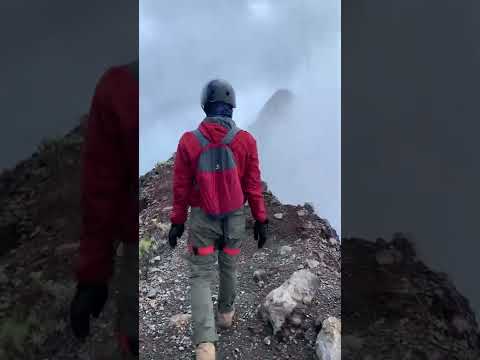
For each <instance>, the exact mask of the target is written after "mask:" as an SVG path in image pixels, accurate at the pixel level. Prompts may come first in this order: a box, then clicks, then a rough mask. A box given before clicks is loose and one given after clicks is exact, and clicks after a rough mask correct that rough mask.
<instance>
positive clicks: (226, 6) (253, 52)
mask: <svg viewBox="0 0 480 360" xmlns="http://www.w3.org/2000/svg"><path fill="white" fill-rule="evenodd" d="M340 40H341V36H340V2H339V1H337V0H329V1H322V2H318V1H314V0H311V1H302V2H292V1H287V0H283V1H267V0H265V1H260V0H257V1H238V2H228V3H227V2H224V1H218V0H216V1H210V2H209V3H208V6H205V5H204V4H203V3H200V2H193V1H177V2H175V5H172V3H168V4H167V3H164V2H158V1H155V0H148V1H147V0H141V1H140V94H141V96H140V173H141V174H143V173H145V172H147V171H149V170H151V169H152V168H153V166H154V165H155V164H156V163H157V162H159V161H163V160H166V159H167V158H169V157H170V156H171V154H172V153H173V152H174V151H175V149H176V146H177V142H178V139H179V137H180V136H181V134H182V133H183V132H185V131H188V130H193V129H194V128H195V127H196V126H198V124H199V122H200V121H201V120H202V119H203V117H204V114H203V112H202V110H201V108H200V103H199V101H200V91H201V88H202V87H203V85H204V84H205V83H206V82H207V81H208V80H210V79H211V78H215V77H220V78H224V79H226V80H228V81H229V82H231V83H232V85H233V86H234V88H235V89H236V93H237V109H235V111H234V115H233V118H234V120H235V121H236V123H237V124H238V125H239V126H240V127H243V128H247V127H248V126H249V125H250V124H251V123H252V122H253V121H254V120H255V118H256V115H257V114H258V112H259V111H260V109H261V108H262V106H263V105H264V104H265V102H266V101H267V100H268V99H269V98H270V96H271V95H272V94H273V93H274V92H275V91H276V90H278V89H280V88H285V89H289V90H290V91H292V93H294V95H295V97H296V99H297V102H296V107H295V113H294V116H293V117H292V118H291V119H289V124H278V126H276V127H275V128H274V129H272V134H271V135H270V136H271V137H272V138H274V139H276V140H277V139H278V150H277V151H275V152H274V153H273V154H260V155H261V161H263V160H264V159H265V160H268V161H272V162H278V164H279V166H278V167H272V166H271V164H270V166H269V167H268V168H269V169H271V170H269V173H264V174H263V177H264V178H266V179H273V180H272V181H269V187H270V188H271V190H272V191H273V192H274V193H275V194H276V195H277V196H278V197H279V198H280V200H281V201H282V202H288V203H304V202H312V203H313V204H314V206H315V208H316V211H317V213H318V214H319V215H320V216H321V217H325V218H327V219H328V220H329V221H330V222H331V224H332V225H333V226H334V227H335V228H336V230H337V231H340V65H341V64H340V45H341V44H340ZM292 130H293V131H292ZM262 140H265V141H266V140H267V139H261V138H260V139H257V141H258V142H262ZM270 140H271V139H270ZM285 164H290V169H291V170H292V169H293V172H292V171H289V172H286V171H285V166H282V165H285ZM262 170H263V166H262Z"/></svg>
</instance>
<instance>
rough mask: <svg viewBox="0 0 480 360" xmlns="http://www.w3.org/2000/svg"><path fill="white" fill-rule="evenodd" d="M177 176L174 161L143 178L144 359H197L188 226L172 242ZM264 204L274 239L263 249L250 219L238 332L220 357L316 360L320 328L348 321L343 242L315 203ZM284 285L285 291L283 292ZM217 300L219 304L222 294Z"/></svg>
mask: <svg viewBox="0 0 480 360" xmlns="http://www.w3.org/2000/svg"><path fill="white" fill-rule="evenodd" d="M172 171H173V158H171V159H170V160H168V161H166V162H164V163H160V164H158V166H157V167H156V168H155V169H153V170H152V171H150V172H149V173H147V174H146V175H145V176H142V177H141V178H140V208H141V209H142V210H141V213H140V219H139V222H140V238H141V241H140V249H141V253H142V258H141V268H140V269H141V270H140V271H141V274H140V334H141V351H142V358H143V359H167V358H175V359H191V358H192V356H193V346H192V344H191V342H190V335H191V328H190V324H189V319H190V301H189V292H188V290H189V285H188V284H189V279H188V275H189V274H188V267H187V263H186V260H185V258H184V256H185V254H186V249H185V241H186V238H187V237H188V225H187V228H186V234H184V236H183V237H182V239H181V240H180V243H179V246H178V247H177V248H176V249H175V250H173V251H172V250H171V249H170V248H169V246H168V244H167V239H166V238H167V233H168V229H169V220H168V216H169V212H170V210H171V201H172V195H171V186H172V184H171V180H172ZM264 197H265V199H266V203H267V208H268V212H269V217H270V219H271V226H270V240H269V241H267V244H266V246H265V248H264V249H261V250H258V249H257V246H256V242H255V241H254V240H253V235H252V234H253V219H252V218H251V217H248V219H247V231H248V237H247V239H246V240H245V242H244V243H243V245H242V253H241V254H240V255H239V256H240V257H239V287H238V303H237V309H238V312H237V315H236V319H235V324H234V326H233V328H232V329H229V330H226V331H222V332H220V333H219V335H220V341H219V348H218V352H219V355H218V356H219V358H220V359H310V358H311V356H314V354H315V344H316V341H317V333H318V331H319V323H320V324H321V323H322V322H323V321H324V320H325V319H327V318H328V317H330V316H332V317H337V318H339V317H340V305H341V304H340V243H339V241H338V237H337V234H336V233H335V231H334V229H332V228H331V227H330V225H329V224H328V222H327V221H326V220H323V219H321V218H320V217H318V216H317V215H316V214H315V213H314V211H313V208H312V207H311V206H310V205H309V204H305V205H304V206H293V205H284V204H282V203H280V201H278V199H277V198H276V197H275V196H274V195H273V194H272V193H271V192H269V191H268V189H265V192H264ZM292 274H293V275H292ZM292 276H293V278H291V277H292ZM283 283H285V285H284V286H283V288H281V289H280V290H278V289H277V290H275V289H276V288H278V287H281V286H282V284H283ZM299 283H301V284H303V285H302V286H298V284H299ZM275 291H276V292H275ZM269 293H270V294H271V295H270V301H269V300H268V296H269V295H268V294H269ZM213 294H214V295H213V301H214V302H215V301H216V298H217V295H218V289H214V291H213ZM299 294H301V295H302V296H300V297H299V296H298V295H299ZM285 297H286V298H287V299H286V301H284V302H283V303H282V301H280V299H284V298H285Z"/></svg>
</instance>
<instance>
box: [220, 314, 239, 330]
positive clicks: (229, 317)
mask: <svg viewBox="0 0 480 360" xmlns="http://www.w3.org/2000/svg"><path fill="white" fill-rule="evenodd" d="M234 314H235V310H232V311H230V312H227V313H223V314H222V313H218V319H217V326H218V327H219V328H221V329H228V328H230V327H231V326H232V322H233V315H234Z"/></svg>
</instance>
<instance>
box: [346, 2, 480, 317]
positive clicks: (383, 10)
mask: <svg viewBox="0 0 480 360" xmlns="http://www.w3.org/2000/svg"><path fill="white" fill-rule="evenodd" d="M479 12H480V4H479V3H478V2H473V1H459V2H455V4H453V3H452V2H449V1H446V0H441V1H425V2H418V1H413V0H407V1H402V2H395V1H384V2H378V1H373V0H362V1H358V2H355V3H353V2H352V4H350V6H346V7H345V8H344V11H343V12H342V22H343V23H344V24H346V25H345V29H347V31H344V33H343V34H344V36H343V38H342V41H343V46H344V56H345V62H344V63H343V65H342V66H343V77H344V82H343V84H342V85H344V86H343V88H342V92H343V94H342V95H343V96H342V101H343V104H344V108H343V109H344V110H343V114H342V116H343V118H342V126H343V129H342V150H343V152H342V165H343V166H344V167H343V169H342V174H343V179H344V180H343V183H342V184H343V185H344V186H343V188H342V230H343V234H344V235H345V236H360V237H366V238H370V239H375V238H376V237H380V236H382V237H385V238H387V239H388V238H390V237H391V235H392V233H393V232H395V231H401V232H407V233H410V234H411V236H412V238H413V241H414V243H415V245H416V247H417V250H418V253H419V257H420V258H421V259H422V260H423V261H425V262H426V263H427V264H428V265H430V266H431V267H433V268H434V269H436V270H440V271H443V272H445V273H447V274H448V275H449V277H450V279H452V281H453V282H454V284H455V286H457V287H458V289H459V290H460V292H461V293H462V294H464V295H465V296H466V297H467V298H468V299H469V300H470V302H471V304H472V307H473V308H474V309H475V311H476V313H477V318H478V315H479V314H480V287H479V286H478V283H479V282H478V254H479V252H480V246H479V242H478V230H477V228H478V225H477V224H478V219H477V217H478V216H477V214H478V198H479V197H478V184H479V183H480V171H479V166H478V153H479V142H478V134H479V132H480V125H479V122H478V121H476V119H478V83H479V72H478V64H479V62H480V52H479V51H478V46H477V42H476V39H477V37H478V33H479V30H480V23H479V22H478V13H479ZM445 19H448V20H447V21H445ZM379 29H381V31H379ZM345 34H348V36H347V35H345ZM345 85H348V86H345ZM358 149H361V151H358Z"/></svg>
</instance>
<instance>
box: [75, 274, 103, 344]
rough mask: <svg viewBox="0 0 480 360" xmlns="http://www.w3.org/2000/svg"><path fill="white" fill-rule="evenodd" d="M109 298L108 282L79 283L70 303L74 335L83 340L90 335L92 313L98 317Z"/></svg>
mask: <svg viewBox="0 0 480 360" xmlns="http://www.w3.org/2000/svg"><path fill="white" fill-rule="evenodd" d="M107 298H108V286H107V284H81V283H80V284H78V285H77V292H76V293H75V297H74V298H73V300H72V303H71V304H70V323H71V326H72V330H73V333H74V335H75V336H76V337H77V338H79V339H81V340H83V339H85V338H86V337H87V336H88V335H90V315H92V316H93V317H94V318H98V316H99V315H100V313H101V312H102V310H103V307H104V306H105V302H106V301H107Z"/></svg>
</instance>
